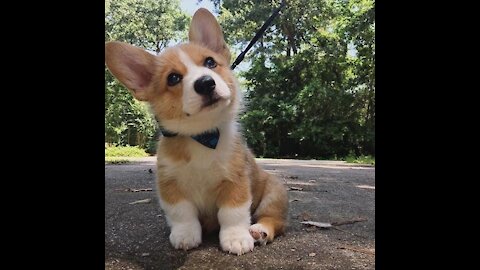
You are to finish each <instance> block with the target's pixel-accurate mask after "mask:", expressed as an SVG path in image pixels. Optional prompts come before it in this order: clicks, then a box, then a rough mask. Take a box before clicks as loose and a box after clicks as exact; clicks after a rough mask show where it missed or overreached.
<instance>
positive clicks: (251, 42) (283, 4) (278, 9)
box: [230, 0, 285, 70]
mask: <svg viewBox="0 0 480 270" xmlns="http://www.w3.org/2000/svg"><path fill="white" fill-rule="evenodd" d="M284 6H285V0H282V3H281V4H280V6H279V7H278V8H277V9H275V10H274V11H273V13H272V15H271V16H270V18H268V20H267V21H266V22H265V23H264V24H263V25H262V28H260V30H258V32H257V34H256V35H255V37H253V39H252V40H251V41H250V43H249V44H248V46H247V48H245V50H243V52H242V53H240V54H239V55H238V57H237V59H235V61H234V62H233V64H232V66H231V67H230V68H231V69H232V70H233V69H235V67H236V66H237V65H238V64H240V62H242V60H243V58H244V57H245V54H247V52H248V50H250V48H251V47H252V46H253V44H255V42H257V40H258V39H259V38H260V37H261V36H262V35H263V33H264V32H265V30H267V28H268V26H269V25H270V24H271V23H272V21H273V19H275V17H276V16H277V15H278V12H280V10H281V9H282V8H283V7H284Z"/></svg>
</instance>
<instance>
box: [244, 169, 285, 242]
mask: <svg viewBox="0 0 480 270" xmlns="http://www.w3.org/2000/svg"><path fill="white" fill-rule="evenodd" d="M265 177H268V178H267V179H266V181H265V193H264V196H263V198H262V200H261V201H260V204H259V205H258V207H257V209H256V210H255V212H254V214H253V219H254V220H255V221H256V223H255V224H253V225H251V226H250V230H249V231H250V234H251V235H252V237H253V239H255V242H256V243H259V244H261V245H265V244H267V242H272V241H273V239H274V238H275V236H277V235H280V234H283V233H284V231H285V226H286V223H287V212H288V195H287V191H286V189H285V187H284V185H283V184H282V183H281V182H280V181H279V180H278V179H277V178H276V177H274V176H272V175H268V174H265Z"/></svg>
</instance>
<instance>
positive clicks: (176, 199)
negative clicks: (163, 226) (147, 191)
mask: <svg viewBox="0 0 480 270" xmlns="http://www.w3.org/2000/svg"><path fill="white" fill-rule="evenodd" d="M159 188H160V204H161V206H162V209H163V210H164V211H165V216H166V218H167V222H168V225H169V226H170V228H171V232H170V243H172V245H173V247H174V248H176V249H183V250H188V249H191V248H195V247H198V245H200V243H202V226H201V225H200V222H199V221H198V210H197V208H196V207H195V205H194V204H193V203H192V202H190V201H188V200H186V199H185V198H184V197H183V195H182V194H181V192H180V190H179V189H178V187H177V186H176V183H175V181H172V180H170V181H160V183H159Z"/></svg>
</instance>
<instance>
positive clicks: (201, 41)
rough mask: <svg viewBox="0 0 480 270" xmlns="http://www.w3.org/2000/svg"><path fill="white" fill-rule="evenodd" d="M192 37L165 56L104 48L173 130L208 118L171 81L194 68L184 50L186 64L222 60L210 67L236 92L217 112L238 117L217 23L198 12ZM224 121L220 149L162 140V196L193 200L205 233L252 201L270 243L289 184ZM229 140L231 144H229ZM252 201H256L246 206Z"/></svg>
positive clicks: (172, 201) (281, 223)
mask: <svg viewBox="0 0 480 270" xmlns="http://www.w3.org/2000/svg"><path fill="white" fill-rule="evenodd" d="M212 29H213V30H212ZM189 37H190V43H186V44H181V45H178V46H175V47H174V48H169V49H166V50H165V51H164V52H162V54H161V55H160V56H154V55H150V54H148V53H146V52H144V51H143V50H141V49H139V48H135V47H133V46H131V45H128V44H124V43H120V42H109V43H107V44H106V45H105V50H106V51H105V52H106V63H107V66H108V68H109V69H110V70H111V71H112V73H113V74H114V75H115V76H116V77H117V78H118V79H119V80H120V81H121V82H122V83H123V84H124V85H125V86H127V87H128V88H129V89H130V91H131V92H132V94H133V95H134V96H135V97H136V98H137V99H139V100H146V101H148V102H149V103H150V105H151V108H152V111H153V113H154V114H155V115H156V117H157V118H158V119H159V120H160V122H162V121H168V123H169V124H170V128H173V129H175V128H181V127H182V125H185V124H187V125H188V124H189V123H190V124H192V123H193V124H194V123H196V122H198V121H202V120H205V119H196V118H194V117H196V116H191V115H188V114H186V113H185V112H184V108H183V106H184V105H183V104H184V103H182V97H183V96H184V94H185V93H183V91H192V89H188V87H187V86H188V84H186V85H187V86H186V87H187V88H184V85H183V82H180V83H178V84H177V85H174V86H168V85H167V77H168V75H169V74H170V73H172V72H175V73H178V74H181V75H183V74H186V73H187V71H188V69H189V67H187V66H185V64H184V62H182V61H180V60H179V59H180V58H181V57H180V54H182V55H183V54H185V55H187V56H188V57H189V59H190V60H189V61H191V62H193V64H195V65H197V66H203V63H204V61H205V59H206V58H207V57H212V58H213V59H214V60H215V61H216V63H217V67H215V68H214V69H212V70H213V71H214V72H215V73H217V74H218V75H219V76H220V77H221V78H222V79H223V81H224V82H225V83H226V85H228V88H229V91H230V92H231V97H229V99H230V103H225V104H226V105H225V109H224V111H222V112H220V113H217V114H219V116H215V115H214V116H215V117H219V119H222V117H223V118H225V119H230V118H228V117H231V118H232V119H230V120H229V121H235V120H234V118H233V115H234V114H236V113H237V110H238V104H239V102H240V101H239V100H237V94H238V93H237V91H239V90H238V89H237V86H236V85H237V84H236V81H235V79H234V76H233V73H232V71H231V70H230V52H229V51H228V47H227V46H226V44H225V42H224V40H223V34H222V33H221V28H220V26H219V25H218V24H217V23H216V21H215V19H214V17H213V16H212V15H211V14H210V13H208V11H206V10H204V9H200V10H199V11H197V13H196V14H195V15H194V19H193V20H192V25H191V28H190V32H189ZM206 37H208V38H207V39H205V38H206ZM135 57H137V58H135ZM191 62H188V61H187V62H185V63H191ZM209 72H210V71H209ZM215 76H216V75H215ZM185 89H187V90H185ZM192 119H193V120H192ZM195 119H196V120H195ZM189 121H190V122H189ZM219 124H221V125H222V128H223V131H222V132H223V133H221V135H220V140H222V139H223V144H222V145H221V146H220V144H221V143H220V142H219V146H218V147H219V148H218V149H216V150H211V149H205V148H202V147H204V146H201V145H199V144H198V142H195V141H193V140H192V139H191V138H190V137H189V135H181V134H180V135H178V136H175V137H164V138H162V139H161V140H160V141H159V143H158V151H157V156H158V162H157V163H158V165H157V168H158V170H157V184H158V190H159V196H160V198H161V200H162V201H163V202H164V203H166V204H168V205H176V204H178V203H179V202H182V201H188V202H191V205H193V206H192V207H196V209H197V210H198V217H197V218H198V220H199V221H200V224H201V226H202V228H203V230H204V231H207V232H210V231H213V230H215V229H218V227H219V221H218V218H217V212H218V211H219V209H225V208H227V209H236V208H239V209H240V208H241V207H243V206H244V205H246V207H248V206H249V207H250V213H251V218H252V221H253V223H255V222H257V223H258V224H261V225H262V226H263V227H262V228H263V229H264V230H266V231H265V232H264V233H266V238H265V240H266V241H272V240H273V239H274V237H275V236H276V235H279V234H282V233H284V231H285V226H286V220H287V210H288V198H287V192H286V189H285V187H284V186H283V184H282V183H281V182H280V181H279V180H278V179H277V178H276V177H274V176H272V175H270V174H268V173H266V172H265V171H264V170H263V169H261V168H260V167H259V166H258V165H257V164H256V162H255V159H254V156H253V154H252V153H251V152H250V150H249V149H248V148H247V146H246V144H245V143H244V141H243V139H241V137H240V133H238V132H237V131H236V128H234V127H233V126H229V125H227V124H225V123H223V122H219ZM208 128H211V127H208ZM222 136H224V137H222ZM225 136H226V137H225ZM225 138H228V139H229V141H227V142H225V140H226V139H225ZM250 202H251V205H248V203H250ZM244 209H247V208H244ZM195 213H196V212H195ZM174 222H176V221H174ZM250 233H251V235H252V236H253V237H254V238H255V239H257V237H258V236H259V235H260V234H261V233H260V232H258V231H253V232H252V231H250ZM247 235H248V232H247ZM175 237H178V236H177V235H175ZM175 237H174V238H175ZM175 239H177V238H175ZM175 241H177V240H175ZM180 246H182V243H180V245H179V247H180ZM240 252H242V251H240Z"/></svg>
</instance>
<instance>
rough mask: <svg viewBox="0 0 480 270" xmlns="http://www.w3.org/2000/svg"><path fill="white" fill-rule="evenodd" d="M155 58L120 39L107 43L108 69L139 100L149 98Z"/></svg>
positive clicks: (106, 57) (106, 59) (106, 58)
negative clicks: (148, 91) (148, 90)
mask: <svg viewBox="0 0 480 270" xmlns="http://www.w3.org/2000/svg"><path fill="white" fill-rule="evenodd" d="M154 60H155V59H154V56H153V55H151V54H149V53H148V52H146V51H145V50H143V49H140V48H138V47H134V46H132V45H129V44H126V43H123V42H118V41H112V42H107V43H105V63H106V64H107V67H108V69H109V70H110V72H112V74H113V76H115V77H116V78H117V79H118V80H119V81H120V82H121V83H122V84H123V85H125V86H126V87H127V88H128V89H129V90H130V91H131V92H132V94H133V96H134V97H135V98H136V99H138V100H142V101H146V100H148V93H147V89H148V88H149V87H150V85H151V83H152V77H153V73H154V67H155V66H154Z"/></svg>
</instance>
